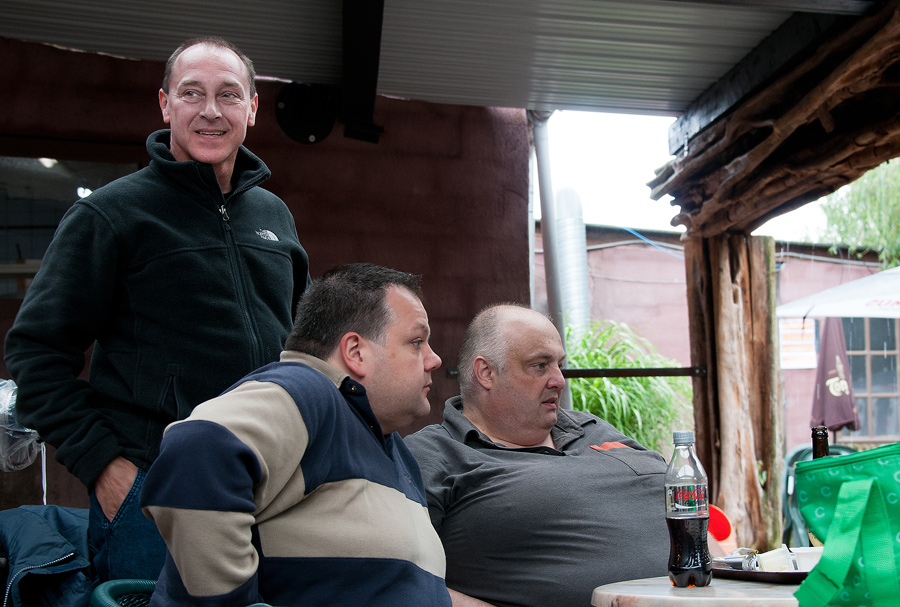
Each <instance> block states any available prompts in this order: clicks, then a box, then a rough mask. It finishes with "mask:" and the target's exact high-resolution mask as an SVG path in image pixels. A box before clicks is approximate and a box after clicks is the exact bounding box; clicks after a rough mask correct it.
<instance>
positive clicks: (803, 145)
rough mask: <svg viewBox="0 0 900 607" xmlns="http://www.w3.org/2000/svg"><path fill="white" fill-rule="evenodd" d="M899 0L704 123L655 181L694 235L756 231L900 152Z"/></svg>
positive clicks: (658, 191)
mask: <svg viewBox="0 0 900 607" xmlns="http://www.w3.org/2000/svg"><path fill="white" fill-rule="evenodd" d="M897 5H898V0H892V1H891V2H890V3H889V5H887V6H885V8H884V9H883V10H882V11H881V12H879V13H878V14H877V15H875V16H872V17H867V18H864V19H862V20H860V21H859V22H857V23H856V24H855V25H854V27H853V28H851V29H850V30H847V31H844V32H842V33H841V34H840V35H838V36H835V37H834V38H832V39H830V40H828V41H827V42H826V43H825V44H823V45H822V46H821V47H819V48H818V49H817V50H816V52H815V53H814V54H813V55H812V56H810V57H809V59H808V60H807V61H805V62H803V63H802V64H800V65H798V66H797V67H796V68H794V69H793V70H791V71H790V72H788V73H787V74H785V75H784V76H783V77H782V78H780V79H779V80H778V81H776V82H775V83H773V84H772V85H771V86H769V87H767V88H766V89H765V90H762V91H760V92H758V93H756V94H755V95H753V96H752V97H751V98H749V99H748V100H746V101H745V102H744V103H742V104H741V106H740V107H739V108H737V109H736V110H734V112H733V113H731V114H730V115H729V116H728V117H726V118H723V119H722V120H719V121H717V122H716V123H714V124H712V125H711V126H710V127H708V128H707V129H706V130H704V131H703V132H701V133H699V134H698V135H697V136H696V137H695V138H694V139H693V140H692V141H691V142H690V145H689V146H688V148H689V149H687V150H683V151H682V152H681V153H680V154H679V155H678V156H677V157H676V158H675V160H673V161H672V162H670V163H669V164H668V165H666V167H663V169H662V170H660V171H659V172H658V175H657V177H656V178H655V179H654V180H653V181H652V182H651V183H650V185H651V188H652V196H653V197H654V198H659V197H661V196H662V195H664V194H669V195H671V196H673V198H674V201H673V204H677V205H679V206H680V207H681V212H680V213H679V214H678V215H677V216H676V217H675V219H674V220H673V225H678V224H682V225H685V226H686V227H687V232H686V235H685V236H686V237H688V238H689V237H710V236H713V235H716V234H721V233H724V232H740V233H748V232H749V231H751V230H752V229H755V227H758V226H759V225H761V224H762V223H763V222H764V221H766V220H768V219H769V218H771V217H774V216H777V215H778V214H781V213H783V212H786V211H788V210H791V209H794V208H796V207H798V206H800V205H802V204H805V203H806V202H809V201H811V200H815V199H816V198H818V197H821V196H822V195H825V194H828V193H830V192H832V191H834V190H835V189H837V188H839V187H841V186H842V185H844V184H846V183H849V182H851V181H853V180H854V179H856V178H858V177H859V176H860V175H862V174H863V173H865V171H867V170H869V169H871V168H874V167H875V166H877V165H878V164H881V163H882V162H884V161H885V160H888V159H890V158H893V157H895V156H897V155H898V154H900V117H898V115H897V112H896V107H897V90H898V87H897V84H896V81H897V76H896V73H897V71H898V70H900V13H898V10H897Z"/></svg>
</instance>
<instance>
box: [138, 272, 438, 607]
mask: <svg viewBox="0 0 900 607" xmlns="http://www.w3.org/2000/svg"><path fill="white" fill-rule="evenodd" d="M429 333H430V329H429V326H428V316H427V314H426V313H425V309H424V308H423V306H422V302H421V301H420V291H419V285H418V280H417V278H416V277H415V276H412V275H410V274H406V273H403V272H397V271H395V270H389V269H387V268H381V267H378V266H372V265H369V264H351V265H349V266H341V267H338V268H335V269H333V270H331V271H329V272H328V273H326V274H325V275H324V276H323V277H322V278H320V279H319V280H317V281H315V282H314V283H313V284H312V286H311V287H309V288H308V289H307V291H306V293H305V294H304V296H303V298H302V300H301V302H300V305H299V306H298V309H297V316H296V320H295V323H294V328H293V331H292V332H291V334H290V336H289V337H288V339H287V342H286V344H285V350H284V352H282V355H281V360H280V361H279V362H276V363H272V364H270V365H268V366H266V367H263V368H261V369H259V370H257V371H256V372H254V373H252V374H250V375H248V376H247V377H245V378H244V379H242V380H241V381H240V382H238V383H237V384H236V385H235V386H233V387H232V388H231V389H229V390H228V391H226V392H225V393H224V394H222V395H221V396H219V397H217V398H214V399H212V400H210V401H207V402H205V403H203V404H201V405H200V406H198V407H197V408H196V409H195V410H194V411H193V413H191V415H190V417H188V418H187V419H186V420H184V421H181V422H176V423H174V424H172V425H171V426H169V427H168V429H167V430H166V434H165V436H164V438H163V441H162V449H161V452H160V456H159V459H157V460H156V462H155V463H154V464H153V466H152V467H151V468H150V471H149V473H148V475H147V479H146V481H145V484H144V488H143V492H142V494H141V505H142V506H143V509H144V513H145V514H146V515H147V516H148V517H149V518H151V519H152V520H153V521H155V522H156V524H157V526H158V527H159V529H160V532H161V533H162V536H163V538H164V539H165V541H166V545H167V547H168V555H167V557H166V565H165V568H164V569H163V571H162V574H161V575H160V578H159V582H158V583H157V586H156V590H155V592H154V594H153V598H152V602H151V605H154V606H161V605H166V606H168V605H204V606H213V605H215V606H220V605H221V606H230V605H235V606H241V607H244V606H246V605H249V604H251V603H255V602H261V601H262V602H267V603H270V604H272V605H279V606H289V605H366V606H368V607H377V606H383V607H404V606H408V607H423V606H424V607H427V606H432V605H434V606H442V607H449V605H450V596H449V594H448V592H447V589H446V586H445V584H444V567H445V563H444V553H443V549H442V547H441V543H440V540H439V539H438V536H437V534H436V533H435V531H434V529H433V528H432V526H431V523H430V520H429V516H428V510H427V504H426V498H425V492H424V487H423V485H422V480H421V476H420V473H419V468H418V466H417V464H416V462H415V460H414V459H413V457H412V455H411V454H410V453H409V451H408V450H407V448H406V446H405V444H404V443H403V441H402V440H401V439H400V437H399V435H398V434H396V430H397V429H399V428H402V427H404V426H407V425H409V424H410V423H411V422H413V421H414V420H415V419H417V418H419V417H422V416H424V415H426V414H427V413H428V411H429V409H430V405H429V403H428V400H427V394H428V391H429V388H430V386H431V372H432V371H434V370H435V369H437V368H438V367H439V366H440V364H441V359H440V358H439V357H438V355H437V354H435V352H434V351H433V350H432V349H431V347H430V346H429V345H428V337H429Z"/></svg>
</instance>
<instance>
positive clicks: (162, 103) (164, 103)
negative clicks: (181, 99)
mask: <svg viewBox="0 0 900 607" xmlns="http://www.w3.org/2000/svg"><path fill="white" fill-rule="evenodd" d="M159 109H160V111H161V112H162V117H163V122H165V123H166V124H169V96H168V95H166V92H165V91H164V90H162V89H159Z"/></svg>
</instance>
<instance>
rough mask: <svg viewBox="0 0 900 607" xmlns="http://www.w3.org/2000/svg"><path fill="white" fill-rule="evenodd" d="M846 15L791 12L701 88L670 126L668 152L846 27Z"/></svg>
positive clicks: (680, 148) (676, 151) (675, 151)
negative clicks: (835, 30) (827, 35)
mask: <svg viewBox="0 0 900 607" xmlns="http://www.w3.org/2000/svg"><path fill="white" fill-rule="evenodd" d="M851 21H852V19H851V18H848V17H836V16H834V15H809V14H796V15H792V16H791V17H790V18H789V19H788V20H787V21H785V22H784V23H783V24H782V25H781V26H780V27H779V28H778V29H777V30H775V31H774V32H773V33H772V34H770V35H769V36H768V37H767V38H766V39H765V40H763V41H762V42H761V43H760V44H759V45H758V46H757V47H756V48H754V49H753V50H752V51H751V52H750V53H749V54H748V55H747V56H746V57H745V58H744V59H742V60H741V62H740V63H738V64H737V65H736V66H734V67H733V68H732V69H730V70H729V71H728V72H727V73H726V74H725V75H724V76H723V77H722V78H720V79H719V80H717V81H716V83H715V84H713V85H712V86H711V87H710V88H708V89H707V90H706V91H704V92H703V94H701V95H700V96H699V97H698V98H697V99H696V100H694V101H693V102H691V104H690V105H689V106H688V108H687V109H686V110H685V111H684V113H683V114H681V115H680V116H679V117H678V119H677V120H676V121H675V123H674V124H673V125H672V126H671V127H670V128H669V153H670V154H672V155H675V154H677V153H678V152H679V151H680V150H683V149H684V146H685V144H686V143H687V142H688V141H690V140H691V139H692V138H693V137H694V136H696V135H697V133H699V132H700V131H702V130H703V129H705V128H706V127H708V126H709V125H710V124H712V123H713V122H715V121H716V120H718V119H720V118H721V117H722V116H723V115H725V114H726V113H727V112H728V111H729V110H731V109H733V108H734V107H736V106H737V105H738V104H739V103H740V102H741V100H743V99H745V98H746V97H747V96H748V95H750V94H751V93H753V92H754V91H756V90H758V89H759V88H760V87H761V86H763V85H764V84H765V83H766V82H768V81H771V80H772V79H773V78H774V77H775V76H776V75H777V74H778V73H779V72H781V71H783V70H785V69H787V68H788V67H789V66H791V65H792V64H796V63H797V62H798V61H799V60H800V59H802V58H803V57H805V56H806V55H807V54H808V53H809V50H808V49H809V48H810V46H811V45H813V44H814V43H816V42H817V41H818V40H820V39H821V37H822V36H823V35H824V34H825V33H826V32H828V31H829V30H831V29H832V28H834V27H845V28H846V27H847V26H848V24H849V23H850V22H851Z"/></svg>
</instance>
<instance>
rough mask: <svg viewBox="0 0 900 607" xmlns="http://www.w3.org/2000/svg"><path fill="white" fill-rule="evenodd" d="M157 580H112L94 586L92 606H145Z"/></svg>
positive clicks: (148, 602)
mask: <svg viewBox="0 0 900 607" xmlns="http://www.w3.org/2000/svg"><path fill="white" fill-rule="evenodd" d="M155 587H156V580H110V581H108V582H103V583H102V584H99V585H98V586H97V587H96V588H94V592H93V593H91V607H145V606H146V605H149V604H150V595H151V594H153V589H154V588H155Z"/></svg>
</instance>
